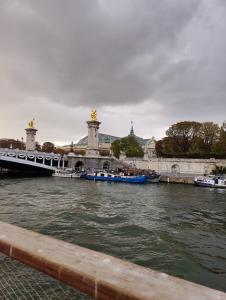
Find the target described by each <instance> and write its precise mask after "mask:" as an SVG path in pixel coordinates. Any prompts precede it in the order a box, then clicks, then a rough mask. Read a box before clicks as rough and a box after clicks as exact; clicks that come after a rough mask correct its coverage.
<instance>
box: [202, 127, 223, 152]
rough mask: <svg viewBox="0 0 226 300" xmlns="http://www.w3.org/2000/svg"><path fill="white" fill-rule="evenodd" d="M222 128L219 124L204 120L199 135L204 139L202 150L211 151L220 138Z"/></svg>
mask: <svg viewBox="0 0 226 300" xmlns="http://www.w3.org/2000/svg"><path fill="white" fill-rule="evenodd" d="M219 136H220V128H219V125H218V124H215V123H213V122H204V123H202V126H201V127H200V130H199V137H200V139H201V141H202V145H200V146H201V149H200V150H201V151H203V152H204V153H211V152H212V151H213V147H214V146H215V144H216V143H217V141H218V140H219Z"/></svg>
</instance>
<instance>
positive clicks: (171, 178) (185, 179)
mask: <svg viewBox="0 0 226 300" xmlns="http://www.w3.org/2000/svg"><path fill="white" fill-rule="evenodd" d="M195 176H197V175H187V174H184V175H182V174H180V175H172V174H162V175H161V177H160V181H159V182H162V183H175V184H176V183H178V184H194V178H195Z"/></svg>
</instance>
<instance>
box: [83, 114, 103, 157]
mask: <svg viewBox="0 0 226 300" xmlns="http://www.w3.org/2000/svg"><path fill="white" fill-rule="evenodd" d="M90 116H91V120H90V121H87V124H88V146H87V150H86V155H88V156H98V155H99V132H98V130H99V126H100V124H101V122H99V121H97V113H96V110H94V111H92V112H91V115H90Z"/></svg>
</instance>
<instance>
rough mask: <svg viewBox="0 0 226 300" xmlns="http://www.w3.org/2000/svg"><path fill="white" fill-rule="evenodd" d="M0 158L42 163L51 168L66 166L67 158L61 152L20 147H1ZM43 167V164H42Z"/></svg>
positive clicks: (27, 162)
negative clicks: (29, 149) (26, 149)
mask: <svg viewBox="0 0 226 300" xmlns="http://www.w3.org/2000/svg"><path fill="white" fill-rule="evenodd" d="M0 159H2V160H5V161H7V160H8V161H15V162H19V163H20V162H21V163H23V164H27V165H35V164H38V166H40V165H41V164H42V165H44V166H45V167H46V166H47V167H48V166H49V167H50V169H54V168H56V167H57V168H60V167H64V163H65V160H64V158H63V157H62V156H61V155H60V154H55V153H46V152H38V151H25V150H19V149H8V148H0ZM40 167H41V166H40Z"/></svg>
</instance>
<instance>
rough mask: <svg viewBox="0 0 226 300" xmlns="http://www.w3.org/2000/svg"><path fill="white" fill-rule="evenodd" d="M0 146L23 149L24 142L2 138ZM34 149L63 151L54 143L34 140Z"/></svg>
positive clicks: (61, 152)
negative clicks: (41, 142) (40, 142)
mask: <svg viewBox="0 0 226 300" xmlns="http://www.w3.org/2000/svg"><path fill="white" fill-rule="evenodd" d="M0 148H12V149H20V150H25V144H24V142H22V141H19V140H15V139H4V140H0ZM36 150H37V151H42V152H48V153H50V152H54V153H60V154H63V153H64V151H63V150H62V149H59V148H57V147H55V145H54V144H53V143H51V142H45V143H43V144H42V145H40V144H39V143H38V142H36Z"/></svg>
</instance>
